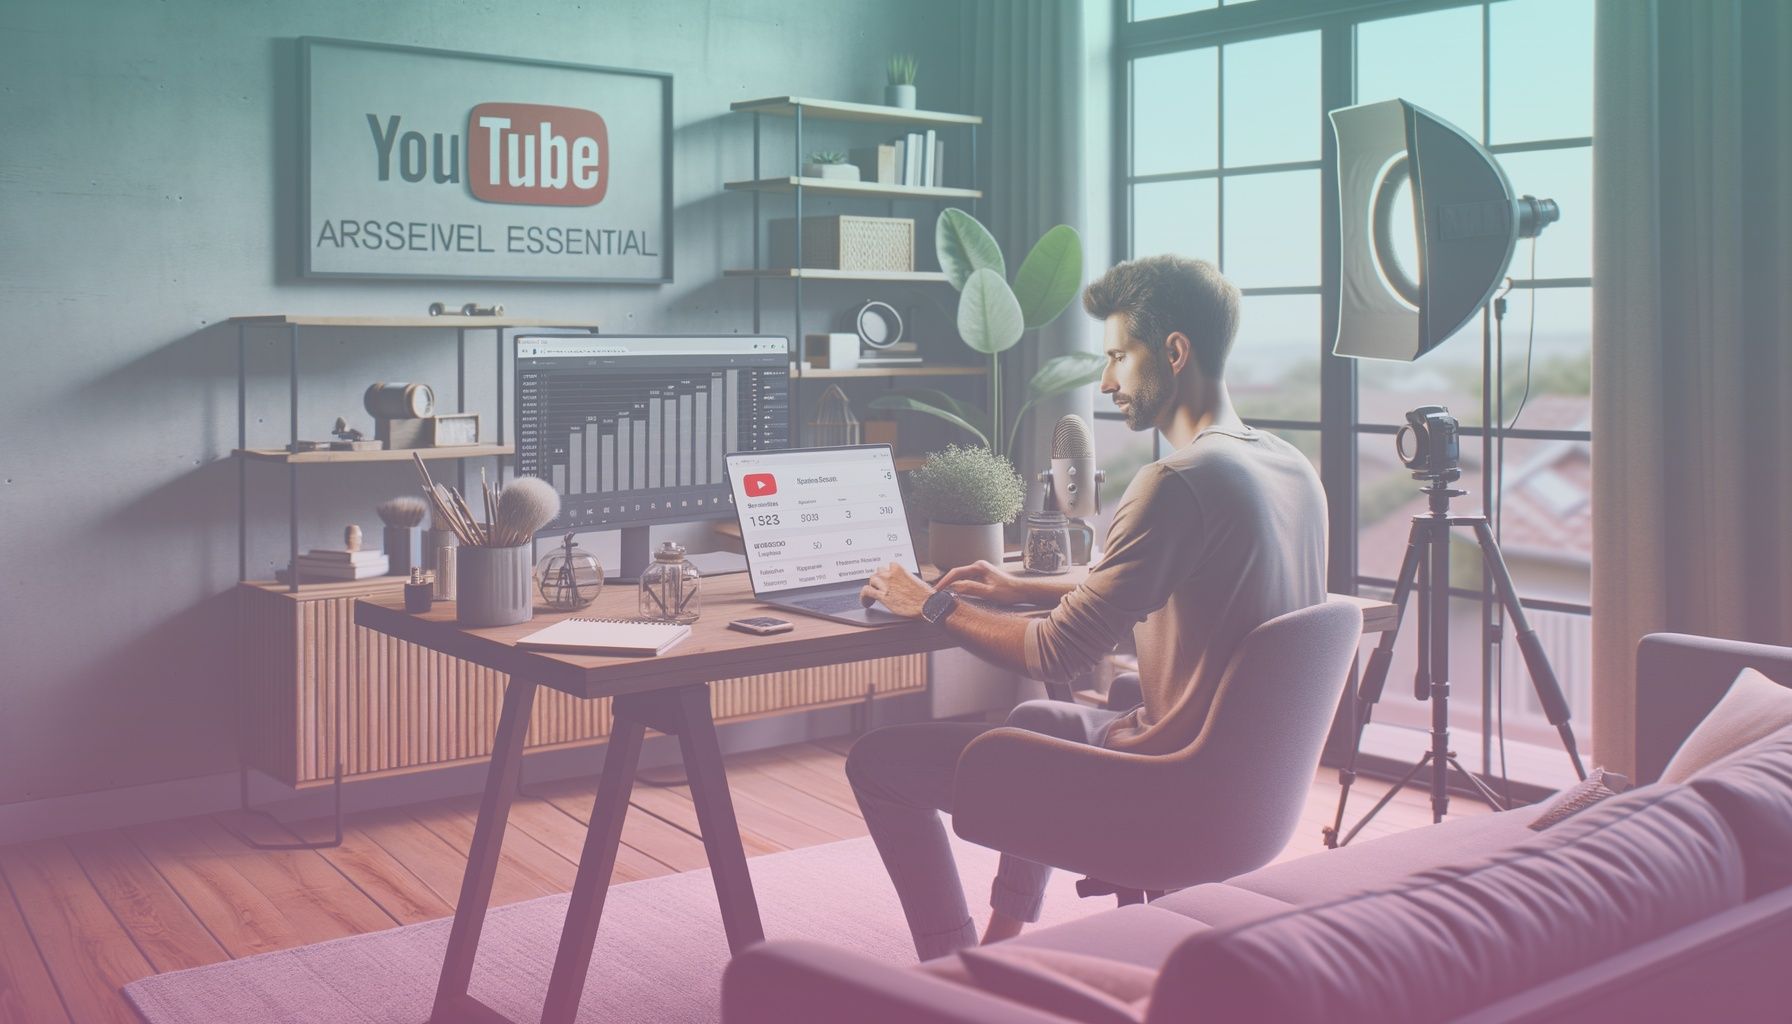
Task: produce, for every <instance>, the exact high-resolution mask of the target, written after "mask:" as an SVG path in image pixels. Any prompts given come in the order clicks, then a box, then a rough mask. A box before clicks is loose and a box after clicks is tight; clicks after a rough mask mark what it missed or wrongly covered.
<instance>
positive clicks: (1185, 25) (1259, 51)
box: [1109, 0, 1593, 783]
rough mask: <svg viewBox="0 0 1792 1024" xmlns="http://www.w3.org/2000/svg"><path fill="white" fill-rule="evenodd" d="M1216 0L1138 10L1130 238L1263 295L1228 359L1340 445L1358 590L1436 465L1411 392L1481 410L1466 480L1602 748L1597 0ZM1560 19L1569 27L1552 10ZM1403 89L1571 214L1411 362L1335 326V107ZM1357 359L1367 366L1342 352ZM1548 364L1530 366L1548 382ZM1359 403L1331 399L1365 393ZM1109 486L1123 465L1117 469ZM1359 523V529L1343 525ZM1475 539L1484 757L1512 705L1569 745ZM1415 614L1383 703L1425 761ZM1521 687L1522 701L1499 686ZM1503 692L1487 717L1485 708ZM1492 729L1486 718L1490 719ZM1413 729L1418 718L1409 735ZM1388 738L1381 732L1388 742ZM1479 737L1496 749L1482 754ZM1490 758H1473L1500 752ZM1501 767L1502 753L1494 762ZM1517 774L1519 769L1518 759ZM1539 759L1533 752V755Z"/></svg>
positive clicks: (1473, 412)
mask: <svg viewBox="0 0 1792 1024" xmlns="http://www.w3.org/2000/svg"><path fill="white" fill-rule="evenodd" d="M1232 6H1236V5H1231V4H1225V5H1221V4H1217V3H1215V2H1212V0H1208V2H1192V0H1132V3H1131V9H1130V20H1129V21H1128V22H1127V23H1126V24H1124V25H1122V26H1121V27H1120V29H1119V34H1118V38H1119V46H1120V57H1121V58H1122V59H1121V60H1120V61H1119V62H1118V64H1119V65H1120V66H1121V67H1123V68H1125V69H1126V79H1125V81H1124V82H1123V83H1122V86H1123V87H1124V88H1125V90H1126V97H1127V104H1128V108H1129V110H1130V116H1129V117H1128V118H1127V119H1126V120H1125V122H1124V123H1123V124H1122V125H1121V126H1120V127H1121V128H1122V130H1123V131H1124V132H1125V138H1124V139H1123V140H1122V141H1123V142H1124V143H1125V145H1123V146H1121V147H1119V148H1117V149H1116V152H1119V153H1121V154H1123V156H1124V158H1125V161H1126V163H1125V165H1124V166H1123V167H1121V168H1119V169H1118V173H1117V174H1116V183H1117V184H1116V187H1117V188H1118V189H1119V190H1120V195H1119V196H1118V197H1117V208H1118V209H1123V210H1125V211H1127V214H1128V216H1127V217H1126V218H1125V219H1124V225H1123V226H1124V227H1125V229H1126V230H1125V231H1124V232H1121V233H1120V234H1121V235H1122V237H1123V239H1124V241H1123V243H1122V247H1121V249H1120V251H1119V252H1118V253H1117V256H1119V257H1131V256H1141V255H1147V254H1151V253H1155V252H1180V253H1183V254H1186V255H1191V256H1199V257H1203V258H1207V259H1212V260H1214V261H1215V262H1217V263H1218V264H1219V266H1220V269H1221V270H1222V271H1223V272H1225V274H1226V275H1227V276H1228V277H1229V278H1231V279H1232V280H1233V282H1234V283H1236V284H1237V285H1239V287H1240V289H1241V290H1242V291H1243V293H1244V296H1245V297H1244V302H1243V309H1242V318H1241V322H1240V328H1239V337H1238V341H1237V343H1236V346H1235V348H1234V350H1233V355H1232V360H1231V364H1230V366H1229V368H1228V373H1227V376H1228V380H1229V383H1230V385H1231V390H1232V394H1233V398H1234V401H1235V402H1236V403H1237V405H1238V407H1239V411H1240V412H1241V413H1242V414H1243V415H1244V416H1245V418H1246V419H1247V420H1250V421H1252V422H1254V423H1256V424H1258V425H1260V426H1265V427H1268V428H1270V429H1272V430H1274V431H1276V432H1277V433H1279V434H1281V435H1282V436H1284V437H1287V438H1288V439H1289V440H1291V441H1293V442H1294V443H1296V444H1297V445H1299V446H1300V447H1301V448H1302V449H1303V450H1304V451H1307V452H1308V454H1309V456H1310V457H1312V458H1313V459H1314V461H1315V464H1316V465H1320V464H1321V463H1320V461H1319V450H1320V448H1321V447H1322V446H1326V447H1331V446H1342V448H1343V449H1344V450H1346V451H1354V453H1355V455H1354V457H1352V458H1346V459H1332V460H1330V461H1329V463H1328V465H1329V469H1328V470H1327V471H1326V473H1325V482H1326V486H1327V490H1328V492H1329V493H1334V494H1355V496H1356V501H1355V502H1354V504H1353V507H1351V508H1349V509H1347V510H1342V511H1340V510H1336V509H1335V510H1334V520H1333V531H1334V532H1333V538H1332V543H1333V544H1334V545H1337V544H1339V543H1340V542H1344V543H1350V544H1352V545H1353V551H1354V555H1355V557H1354V559H1345V560H1343V563H1344V564H1349V563H1354V572H1353V573H1347V574H1345V577H1344V578H1334V579H1333V580H1332V581H1331V587H1332V589H1334V590H1340V589H1350V588H1352V587H1355V588H1360V591H1361V592H1362V593H1364V594H1375V593H1378V592H1379V594H1381V595H1382V596H1386V595H1387V594H1389V593H1391V587H1392V584H1393V580H1394V577H1395V576H1396V575H1397V574H1398V570H1399V568H1400V563H1401V559H1402V556H1403V554H1404V552H1405V546H1406V541H1407V535H1408V529H1409V525H1410V521H1411V517H1412V516H1413V515H1414V514H1415V513H1416V512H1420V511H1423V509H1424V507H1425V506H1424V499H1423V496H1422V495H1420V494H1419V492H1418V490H1417V487H1418V484H1417V483H1416V482H1415V481H1414V480H1412V478H1411V476H1410V474H1409V473H1408V472H1407V471H1406V469H1405V467H1404V466H1402V465H1401V464H1400V463H1399V461H1398V460H1397V459H1396V457H1395V454H1394V444H1393V440H1394V439H1393V434H1394V431H1395V430H1396V429H1397V428H1398V426H1399V425H1400V424H1401V423H1403V422H1404V414H1405V412H1406V411H1407V410H1408V409H1412V408H1415V407H1417V406H1419V405H1427V404H1441V405H1444V406H1446V407H1448V408H1449V409H1450V410H1451V412H1452V413H1453V414H1454V415H1456V417H1457V418H1458V419H1459V420H1460V421H1461V422H1462V424H1463V428H1464V437H1463V439H1462V470H1463V479H1462V481H1461V482H1460V484H1459V486H1461V487H1463V488H1464V489H1466V490H1468V491H1469V492H1470V493H1469V495H1468V496H1467V497H1464V498H1457V499H1455V502H1454V504H1453V506H1452V508H1453V510H1454V511H1456V512H1458V513H1461V514H1473V513H1478V512H1480V511H1481V508H1482V504H1483V501H1484V500H1485V499H1484V495H1485V494H1486V485H1487V483H1489V482H1491V483H1492V484H1493V486H1494V487H1495V488H1497V492H1498V493H1497V502H1495V503H1494V504H1495V511H1496V512H1497V513H1498V517H1497V520H1496V522H1497V524H1498V529H1499V533H1500V547H1501V550H1502V553H1503V555H1504V558H1505V560H1506V562H1507V565H1508V567H1509V568H1510V570H1511V572H1512V575H1513V578H1514V581H1515V583H1516V585H1517V588H1518V590H1519V595H1520V598H1521V600H1522V601H1523V603H1524V605H1525V614H1526V618H1527V619H1528V620H1529V622H1530V625H1531V626H1532V628H1534V629H1536V630H1537V632H1538V634H1539V636H1540V637H1541V638H1542V639H1543V641H1544V645H1545V649H1546V653H1547V655H1548V657H1549V659H1550V663H1551V667H1552V668H1553V669H1554V671H1555V673H1556V675H1557V677H1558V679H1559V681H1560V682H1561V684H1562V687H1563V690H1564V692H1565V694H1566V696H1567V697H1568V700H1569V703H1570V706H1571V708H1572V710H1573V723H1574V728H1575V731H1576V732H1577V734H1579V736H1580V742H1581V745H1582V747H1583V749H1585V748H1586V746H1587V743H1586V734H1587V730H1588V726H1589V723H1590V718H1589V713H1590V704H1591V700H1590V694H1589V684H1588V678H1587V677H1588V667H1589V666H1588V658H1589V654H1588V650H1589V644H1588V643H1587V639H1588V628H1587V627H1588V621H1589V620H1588V616H1589V613H1590V608H1589V606H1588V602H1589V599H1590V558H1591V550H1592V533H1591V528H1592V514H1591V506H1590V491H1591V487H1590V483H1591V475H1590V472H1589V467H1590V464H1591V448H1592V437H1591V433H1590V409H1591V403H1590V387H1589V378H1590V374H1589V356H1590V343H1589V341H1590V337H1591V305H1592V283H1593V282H1592V279H1591V274H1592V234H1591V225H1592V204H1593V196H1592V184H1591V182H1592V138H1591V134H1592V120H1593V119H1592V53H1593V42H1592V28H1593V4H1592V0H1481V2H1462V3H1448V2H1447V0H1446V2H1427V0H1413V2H1412V3H1409V4H1393V5H1390V4H1387V3H1375V4H1353V3H1349V2H1343V0H1340V2H1338V3H1333V4H1317V3H1316V4H1310V5H1307V8H1306V9H1307V11H1308V13H1304V14H1303V13H1301V8H1300V7H1298V6H1295V7H1294V8H1293V13H1292V14H1291V13H1290V6H1289V5H1282V6H1281V7H1279V8H1276V9H1273V10H1272V11H1270V12H1268V13H1263V12H1260V11H1258V10H1257V9H1255V8H1251V7H1245V8H1244V9H1242V10H1226V9H1223V8H1228V7H1232ZM1539 24H1548V25H1549V31H1548V32H1541V33H1540V32H1537V31H1536V26H1537V25H1539ZM1396 96H1397V97H1400V98H1403V99H1406V100H1409V101H1411V102H1413V103H1416V104H1417V105H1419V106H1421V107H1424V108H1425V109H1427V110H1429V111H1431V112H1432V113H1434V114H1436V115H1438V116H1440V117H1443V118H1445V119H1446V120H1449V121H1451V122H1452V123H1454V124H1455V125H1456V126H1457V127H1459V128H1461V129H1462V130H1463V131H1465V132H1467V133H1469V134H1470V135H1472V136H1473V137H1475V138H1476V139H1478V140H1479V141H1481V143H1482V144H1483V145H1485V146H1487V147H1488V148H1489V150H1490V151H1492V152H1493V153H1494V154H1495V156H1496V157H1497V158H1498V159H1499V161H1500V163H1501V166H1502V167H1503V168H1504V169H1505V171H1506V173H1507V176H1508V177H1509V178H1510V179H1511V181H1512V184H1513V187H1514V189H1516V190H1517V191H1518V192H1520V193H1521V194H1522V193H1529V194H1533V195H1537V196H1545V197H1548V198H1551V199H1554V200H1556V201H1557V202H1558V203H1559V204H1560V206H1561V209H1562V219H1561V220H1560V221H1559V222H1557V223H1555V224H1553V225H1551V226H1550V227H1549V228H1548V229H1547V230H1546V231H1544V232H1543V234H1542V236H1541V237H1540V238H1539V239H1537V240H1536V243H1535V247H1534V250H1533V247H1532V243H1531V242H1530V241H1522V242H1521V243H1520V247H1519V249H1518V251H1517V253H1516V254H1515V255H1514V257H1513V260H1512V264H1511V267H1510V269H1509V270H1508V274H1509V276H1510V277H1511V278H1512V288H1511V290H1510V291H1509V293H1508V294H1507V297H1506V302H1505V315H1504V317H1503V320H1501V321H1500V322H1498V323H1496V322H1495V320H1494V318H1493V317H1492V316H1491V315H1484V316H1481V317H1476V318H1474V319H1472V320H1471V321H1470V322H1469V323H1468V324H1466V325H1465V326H1464V327H1463V328H1462V330H1461V331H1460V332H1459V333H1458V335H1457V336H1456V337H1454V338H1452V339H1451V340H1450V341H1448V342H1446V343H1445V344H1444V345H1442V346H1440V347H1439V348H1438V349H1436V350H1435V351H1433V352H1431V353H1429V354H1427V355H1426V356H1425V357H1423V358H1421V359H1419V360H1417V361H1415V362H1411V363H1395V362H1382V361H1376V360H1361V361H1354V360H1342V359H1339V358H1338V357H1335V356H1332V355H1330V354H1329V347H1330V345H1329V343H1330V339H1328V338H1323V337H1322V336H1321V335H1322V332H1323V323H1322V321H1323V317H1324V310H1323V297H1322V296H1323V294H1324V290H1323V285H1324V281H1323V274H1324V273H1325V270H1324V264H1323V259H1324V253H1323V250H1322V237H1323V234H1322V225H1321V218H1322V216H1323V212H1322V211H1323V209H1324V206H1323V203H1324V199H1325V189H1327V188H1328V187H1332V186H1330V185H1328V182H1330V181H1331V180H1332V170H1331V168H1330V167H1328V166H1327V165H1326V163H1325V161H1324V158H1323V153H1324V145H1325V142H1326V138H1327V136H1328V134H1329V132H1330V127H1329V124H1328V123H1327V121H1326V119H1325V116H1324V114H1325V111H1326V110H1328V109H1331V108H1335V107H1341V106H1348V105H1350V104H1352V103H1368V102H1374V101H1376V100H1381V99H1387V98H1391V97H1396ZM1484 341H1485V343H1486V344H1487V345H1489V346H1490V347H1492V348H1496V349H1498V350H1499V352H1500V356H1501V363H1500V366H1501V367H1502V368H1503V370H1504V377H1505V388H1504V391H1505V393H1504V394H1503V395H1498V396H1493V399H1494V406H1495V411H1496V414H1497V415H1499V416H1500V417H1501V422H1502V423H1503V424H1504V425H1505V426H1506V427H1507V428H1509V429H1508V430H1507V431H1506V432H1505V436H1504V438H1503V443H1502V447H1503V458H1501V457H1499V453H1496V458H1495V461H1494V462H1493V463H1492V465H1494V466H1499V467H1503V472H1501V473H1497V474H1494V478H1493V479H1492V480H1491V481H1488V480H1487V479H1486V477H1487V475H1488V469H1489V466H1488V465H1486V464H1484V463H1485V462H1486V460H1485V459H1484V458H1483V455H1482V440H1481V439H1482V436H1483V433H1484V431H1482V429H1481V428H1482V426H1483V415H1482V370H1483V366H1482V352H1483V343H1484ZM1344 364H1348V365H1344ZM1527 380H1528V389H1527ZM1352 407H1354V409H1355V418H1354V420H1351V419H1349V418H1348V414H1346V415H1345V416H1344V417H1343V418H1340V417H1339V415H1337V414H1336V413H1332V414H1330V415H1329V418H1327V414H1326V413H1325V410H1326V409H1328V408H1330V409H1334V410H1349V409H1350V408H1352ZM1109 472H1110V486H1114V483H1113V480H1112V478H1113V476H1114V475H1115V474H1114V472H1113V470H1112V469H1110V471H1109ZM1341 523H1342V524H1348V529H1347V530H1340V524H1341ZM1454 552H1455V554H1454V557H1453V559H1452V572H1451V576H1452V580H1451V584H1452V595H1453V596H1452V614H1451V630H1450V632H1451V636H1452V648H1451V661H1452V666H1453V667H1452V676H1451V683H1452V702H1451V716H1450V717H1451V727H1452V730H1453V732H1454V734H1455V735H1456V737H1457V738H1459V739H1460V740H1461V747H1462V749H1463V750H1464V760H1465V761H1480V759H1481V757H1482V756H1483V755H1482V750H1484V749H1487V747H1488V745H1487V743H1486V741H1487V740H1488V739H1490V738H1491V731H1492V726H1493V724H1494V723H1493V721H1492V720H1491V719H1492V718H1495V717H1497V713H1498V712H1499V710H1500V709H1501V708H1502V707H1503V710H1504V719H1505V723H1506V738H1507V740H1508V741H1510V742H1514V743H1520V744H1522V743H1527V742H1528V743H1536V744H1540V745H1541V746H1542V747H1544V748H1552V747H1556V746H1558V741H1557V739H1556V736H1555V730H1554V729H1553V728H1552V727H1550V726H1549V725H1548V723H1547V722H1545V721H1544V720H1543V717H1542V712H1541V711H1540V710H1539V709H1538V707H1537V701H1536V699H1535V697H1534V695H1533V694H1532V693H1531V692H1530V691H1531V688H1530V685H1529V677H1528V675H1527V674H1526V673H1525V671H1524V667H1523V664H1522V661H1521V659H1520V658H1519V657H1518V654H1517V649H1516V644H1515V643H1514V642H1513V641H1512V637H1511V630H1510V629H1509V628H1508V629H1507V631H1506V633H1505V637H1506V640H1505V642H1504V643H1503V644H1502V645H1501V646H1500V649H1498V650H1493V649H1488V651H1487V652H1486V653H1487V658H1488V665H1487V668H1486V670H1485V671H1484V669H1483V660H1484V650H1483V644H1482V643H1481V637H1482V636H1483V621H1484V620H1483V617H1484V616H1486V615H1488V614H1489V613H1490V611H1492V610H1494V609H1495V604H1494V603H1493V602H1491V601H1490V600H1488V599H1487V597H1486V595H1485V594H1484V590H1483V581H1482V578H1481V577H1482V571H1481V564H1480V553H1479V550H1478V547H1477V545H1476V544H1475V542H1474V538H1473V535H1472V534H1471V533H1470V532H1469V531H1468V530H1466V529H1464V530H1462V531H1460V536H1459V537H1458V538H1457V543H1456V546H1455V548H1454ZM1416 632H1417V626H1416V615H1415V612H1414V609H1412V608H1409V609H1408V613H1407V620H1406V622H1405V623H1404V624H1403V626H1402V629H1401V631H1400V635H1399V638H1398V640H1399V643H1398V646H1397V648H1396V657H1395V662H1394V668H1393V670H1392V671H1391V672H1390V674H1389V677H1388V681H1387V685H1386V687H1385V689H1384V691H1383V696H1382V703H1381V705H1380V706H1379V707H1378V708H1377V711H1376V721H1377V723H1379V724H1380V727H1381V728H1382V729H1383V730H1384V732H1385V733H1386V734H1387V735H1388V736H1390V737H1392V741H1393V743H1394V744H1395V745H1396V746H1400V745H1401V744H1404V746H1403V747H1402V748H1401V749H1400V750H1399V751H1398V752H1397V756H1398V757H1399V758H1400V759H1401V760H1406V759H1407V757H1408V755H1412V756H1416V755H1417V753H1418V752H1419V751H1420V750H1421V749H1423V746H1424V744H1425V743H1426V742H1427V738H1426V737H1425V735H1424V733H1423V730H1424V729H1425V728H1427V727H1428V725H1429V716H1430V707H1429V705H1428V704H1424V703H1420V702H1418V701H1417V700H1415V699H1414V695H1413V692H1412V691H1413V687H1412V671H1413V663H1414V652H1415V649H1416ZM1493 688H1498V689H1502V690H1503V695H1502V698H1501V700H1500V701H1499V702H1497V703H1496V702H1494V701H1493V700H1492V699H1491V698H1488V699H1487V700H1486V702H1485V703H1484V700H1483V696H1482V691H1483V689H1493ZM1484 707H1485V708H1486V710H1487V711H1489V712H1492V713H1493V715H1492V716H1491V717H1488V718H1484V715H1483V709H1484ZM1476 734H1479V736H1478V737H1477V735H1476ZM1402 736H1404V737H1405V738H1404V739H1402V738H1401V737H1402ZM1367 749H1368V744H1365V750H1367ZM1469 751H1473V757H1472V758H1471V757H1470V756H1469V753H1468V752H1469ZM1550 752H1551V751H1549V750H1548V749H1544V750H1540V751H1536V752H1534V754H1532V755H1522V754H1521V755H1519V756H1518V757H1515V758H1514V761H1515V762H1517V761H1526V762H1527V763H1530V764H1533V765H1535V766H1537V767H1538V769H1539V771H1541V772H1542V773H1543V774H1544V775H1545V776H1547V777H1546V778H1540V779H1539V780H1538V781H1540V782H1544V783H1548V782H1552V781H1554V780H1555V779H1559V778H1561V777H1562V776H1563V775H1564V774H1565V773H1567V772H1568V764H1567V759H1566V758H1565V757H1562V756H1560V752H1559V750H1557V751H1555V755H1556V756H1555V757H1553V758H1551V757H1549V756H1548V754H1549V753H1550ZM1488 764H1489V762H1481V763H1472V764H1471V767H1476V768H1485V767H1487V766H1488ZM1494 767H1496V768H1497V764H1494ZM1514 771H1515V773H1516V772H1517V771H1518V767H1517V765H1516V764H1515V765H1514ZM1515 777H1516V776H1515Z"/></svg>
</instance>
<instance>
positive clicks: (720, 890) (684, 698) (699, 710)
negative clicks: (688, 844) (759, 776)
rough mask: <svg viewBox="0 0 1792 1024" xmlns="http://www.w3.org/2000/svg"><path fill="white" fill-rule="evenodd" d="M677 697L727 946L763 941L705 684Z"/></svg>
mask: <svg viewBox="0 0 1792 1024" xmlns="http://www.w3.org/2000/svg"><path fill="white" fill-rule="evenodd" d="M676 699H677V701H678V711H677V713H678V716H679V718H680V720H681V721H680V723H679V725H680V728H679V730H678V749H679V753H680V754H681V755H682V756H683V757H684V773H685V778H687V779H689V780H690V783H691V802H692V803H694V804H696V805H697V826H698V830H699V831H701V832H702V833H703V851H704V853H705V854H707V855H708V857H709V873H710V875H711V877H713V878H714V879H715V883H716V902H717V903H719V904H721V906H722V929H723V930H724V931H726V932H727V933H728V950H729V952H731V953H739V952H740V951H741V950H743V949H745V948H747V947H748V946H751V945H752V944H754V943H755V942H763V941H765V928H764V927H763V926H762V925H761V924H760V922H759V901H758V899H757V898H755V897H754V895H753V879H752V877H751V876H749V875H748V874H747V854H746V851H744V850H742V849H741V845H740V827H739V826H738V825H737V824H736V823H735V821H734V801H733V800H732V799H731V798H730V797H729V795H728V772H727V769H726V768H724V767H723V765H722V748H721V746H720V745H719V744H717V742H716V726H715V721H714V719H712V718H710V716H709V687H707V686H687V687H683V688H681V689H679V690H678V691H677V694H676Z"/></svg>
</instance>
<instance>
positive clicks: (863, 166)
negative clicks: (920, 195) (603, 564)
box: [850, 128, 946, 188]
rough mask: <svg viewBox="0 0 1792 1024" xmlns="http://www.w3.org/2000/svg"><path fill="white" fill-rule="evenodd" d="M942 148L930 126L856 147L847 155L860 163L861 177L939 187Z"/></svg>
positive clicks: (870, 179)
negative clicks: (901, 135)
mask: <svg viewBox="0 0 1792 1024" xmlns="http://www.w3.org/2000/svg"><path fill="white" fill-rule="evenodd" d="M945 148H946V144H945V143H944V142H942V141H940V138H939V135H938V133H937V132H936V130H935V129H932V128H929V129H927V130H926V131H924V132H909V133H908V134H907V135H904V136H903V137H901V138H899V139H895V140H893V141H890V142H886V143H883V144H882V145H878V146H864V147H861V148H859V149H855V150H853V151H852V153H851V154H850V155H851V157H852V162H853V163H855V164H857V165H859V177H860V179H861V180H864V181H875V182H877V183H879V184H882V185H917V186H928V187H931V188H939V187H940V186H941V185H943V184H944V183H945V180H946V174H945V171H944V169H943V168H944V166H945V159H944V154H945Z"/></svg>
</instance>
